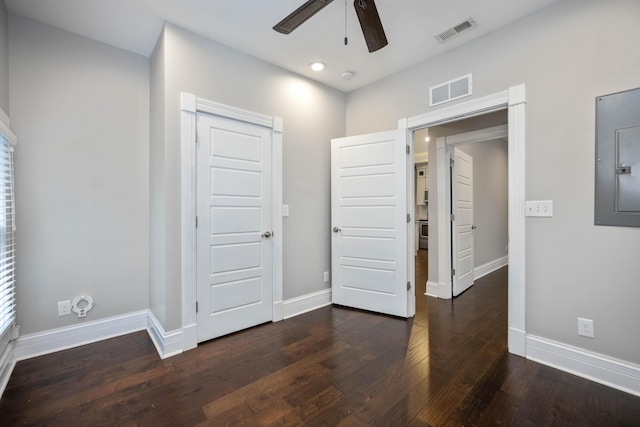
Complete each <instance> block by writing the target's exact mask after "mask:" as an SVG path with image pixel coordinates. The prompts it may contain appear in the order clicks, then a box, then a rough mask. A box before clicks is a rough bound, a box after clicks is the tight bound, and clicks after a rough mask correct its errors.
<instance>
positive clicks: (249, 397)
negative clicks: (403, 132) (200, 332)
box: [0, 251, 640, 426]
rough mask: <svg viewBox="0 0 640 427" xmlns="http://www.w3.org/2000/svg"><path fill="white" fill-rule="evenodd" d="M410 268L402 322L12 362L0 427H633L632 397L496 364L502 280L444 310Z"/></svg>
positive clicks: (360, 320)
mask: <svg viewBox="0 0 640 427" xmlns="http://www.w3.org/2000/svg"><path fill="white" fill-rule="evenodd" d="M425 254H426V251H420V254H419V257H423V258H424V256H425ZM422 261H424V260H422ZM421 263H422V262H419V263H418V264H419V265H418V269H417V275H418V276H419V277H418V280H417V283H418V286H417V289H416V294H417V301H418V310H417V311H418V314H417V315H416V317H415V318H414V319H410V320H408V321H407V320H403V319H398V318H393V317H388V316H382V315H376V314H371V313H366V312H362V311H357V310H350V309H346V308H340V307H325V308H322V309H319V310H315V311H312V312H310V313H307V314H304V315H301V316H297V317H294V318H292V319H288V320H285V321H283V322H279V323H274V324H265V325H262V326H259V327H256V328H253V329H250V330H247V331H244V332H240V333H237V334H233V335H230V336H227V337H224V338H220V339H217V340H214V341H211V342H208V343H204V344H201V345H200V346H199V347H198V348H197V349H195V350H192V351H189V352H186V353H184V354H181V355H179V356H175V357H171V358H169V359H166V360H160V359H159V358H158V356H157V354H156V351H155V349H154V347H153V345H152V343H151V341H150V340H149V338H148V337H147V334H146V332H139V333H134V334H130V335H126V336H122V337H119V338H114V339H110V340H106V341H102V342H99V343H96V344H91V345H87V346H84V347H80V348H76V349H72V350H67V351H61V352H58V353H55V354H50V355H46V356H42V357H37V358H33V359H30V360H25V361H22V362H19V363H18V364H17V366H16V368H15V371H14V373H13V376H12V378H11V380H10V382H9V384H8V386H7V389H6V391H5V393H4V395H3V397H2V399H1V400H0V425H2V426H14V425H37V426H40V425H51V426H56V425H69V426H97V425H114V426H194V425H212V426H221V425H248V426H262V425H270V426H299V425H312V426H313V425H344V426H366V425H379V426H402V425H410V426H461V425H465V426H471V425H513V426H571V425H575V426H614V425H618V426H623V425H628V426H638V425H640V398H638V397H635V396H632V395H629V394H626V393H623V392H620V391H617V390H614V389H611V388H608V387H605V386H603V385H600V384H596V383H593V382H590V381H587V380H584V379H582V378H579V377H576V376H573V375H570V374H567V373H564V372H561V371H558V370H555V369H552V368H549V367H546V366H543V365H539V364H537V363H535V362H531V361H527V360H525V359H523V358H520V357H517V356H513V355H510V354H509V353H507V349H506V347H507V338H506V331H507V270H506V268H503V269H501V270H498V271H496V272H494V273H492V274H490V275H487V276H485V277H484V278H482V279H480V280H478V281H477V282H476V284H475V285H474V286H473V287H472V288H471V289H469V290H468V291H467V292H465V293H464V294H463V295H462V296H461V297H459V298H457V299H455V300H452V301H447V300H437V299H433V298H428V299H427V298H426V297H425V296H424V291H425V282H426V270H425V269H424V268H421V267H420V265H421Z"/></svg>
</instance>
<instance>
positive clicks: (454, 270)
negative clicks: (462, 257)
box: [451, 268, 456, 276]
mask: <svg viewBox="0 0 640 427" xmlns="http://www.w3.org/2000/svg"><path fill="white" fill-rule="evenodd" d="M451 275H452V276H455V275H456V269H455V268H452V269H451Z"/></svg>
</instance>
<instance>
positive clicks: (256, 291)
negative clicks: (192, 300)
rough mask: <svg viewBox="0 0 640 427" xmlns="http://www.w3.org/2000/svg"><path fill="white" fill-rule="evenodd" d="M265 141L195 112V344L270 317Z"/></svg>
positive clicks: (255, 129) (252, 131) (259, 133)
mask: <svg viewBox="0 0 640 427" xmlns="http://www.w3.org/2000/svg"><path fill="white" fill-rule="evenodd" d="M271 138H272V134H271V130H270V129H267V128H263V127H260V126H256V125H252V124H248V123H244V122H239V121H235V120H231V119H226V118H222V117H216V116H211V115H207V114H198V146H197V160H196V162H197V166H196V167H197V182H196V185H197V215H198V230H197V255H196V263H197V300H198V313H197V324H198V326H197V331H198V342H202V341H206V340H209V339H212V338H215V337H219V336H221V335H225V334H228V333H231V332H235V331H239V330H241V329H245V328H249V327H251V326H255V325H258V324H260V323H264V322H268V321H270V320H272V312H273V284H272V252H273V249H272V243H271V242H272V241H271V240H270V239H269V237H270V236H271V230H272V218H271V215H272V209H271V203H272V201H271V200H272V195H271V145H272V139H271Z"/></svg>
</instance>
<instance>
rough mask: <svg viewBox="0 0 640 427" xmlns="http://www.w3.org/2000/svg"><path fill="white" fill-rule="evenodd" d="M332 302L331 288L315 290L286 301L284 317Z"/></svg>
mask: <svg viewBox="0 0 640 427" xmlns="http://www.w3.org/2000/svg"><path fill="white" fill-rule="evenodd" d="M330 304H331V289H324V290H322V291H318V292H313V293H311V294H307V295H302V296H301V297H297V298H291V299H289V300H286V301H284V303H283V308H284V318H285V319H289V318H290V317H294V316H297V315H299V314H303V313H306V312H309V311H312V310H315V309H317V308H320V307H324V306H327V305H330Z"/></svg>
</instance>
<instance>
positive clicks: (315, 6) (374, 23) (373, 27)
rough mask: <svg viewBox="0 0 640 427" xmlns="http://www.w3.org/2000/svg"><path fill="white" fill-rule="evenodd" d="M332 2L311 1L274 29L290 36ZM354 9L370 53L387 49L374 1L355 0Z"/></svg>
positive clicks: (328, 0)
mask: <svg viewBox="0 0 640 427" xmlns="http://www.w3.org/2000/svg"><path fill="white" fill-rule="evenodd" d="M332 1H333V0H309V1H307V2H306V3H304V4H303V5H302V6H300V7H299V8H297V9H296V10H294V11H293V12H291V13H290V14H289V15H288V16H287V17H286V18H284V19H283V20H282V21H280V22H278V23H277V24H276V25H275V26H274V27H273V29H274V30H276V31H277V32H279V33H282V34H289V33H291V32H292V31H293V30H295V29H296V28H298V27H299V26H300V25H302V24H304V23H305V22H306V21H307V20H308V19H309V18H311V17H312V16H313V15H315V14H316V13H318V12H319V11H320V10H321V9H323V8H324V7H325V6H327V5H328V4H329V3H331V2H332ZM353 7H354V8H355V9H356V14H357V15H358V20H359V21H360V27H361V28H362V34H363V35H364V39H365V41H366V42H367V48H368V49H369V52H375V51H376V50H379V49H382V48H383V47H385V46H386V45H387V44H388V42H387V36H386V35H385V34H384V29H383V28H382V22H381V21H380V15H378V9H377V8H376V4H375V3H374V1H373V0H354V2H353ZM345 44H346V41H345Z"/></svg>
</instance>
